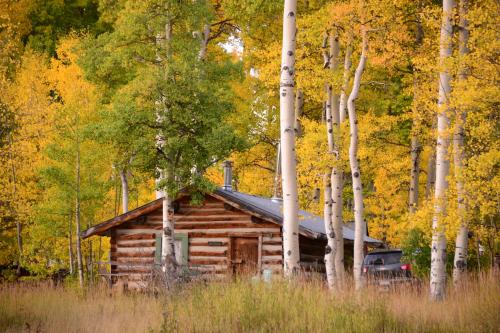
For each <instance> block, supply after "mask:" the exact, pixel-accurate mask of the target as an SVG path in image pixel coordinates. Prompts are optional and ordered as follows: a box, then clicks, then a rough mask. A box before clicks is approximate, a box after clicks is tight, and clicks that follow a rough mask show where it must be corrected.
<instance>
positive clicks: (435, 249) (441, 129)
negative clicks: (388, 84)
mask: <svg viewBox="0 0 500 333" xmlns="http://www.w3.org/2000/svg"><path fill="white" fill-rule="evenodd" d="M454 8H455V2H454V1H453V0H443V16H442V23H441V39H440V52H439V62H440V67H441V68H440V73H439V96H438V115H437V145H436V185H435V190H434V200H435V202H434V216H433V218H432V245H431V273H430V275H431V276H430V295H431V299H433V300H442V299H443V298H444V295H445V289H446V235H445V227H444V223H443V217H444V215H445V214H446V191H447V190H448V179H447V178H448V175H449V170H450V161H449V158H448V148H449V145H450V139H449V133H448V132H449V129H450V124H449V119H448V115H447V113H448V112H449V96H450V93H451V76H450V74H449V72H448V70H447V69H446V61H447V60H448V59H449V58H450V57H451V55H452V34H453V10H454Z"/></svg>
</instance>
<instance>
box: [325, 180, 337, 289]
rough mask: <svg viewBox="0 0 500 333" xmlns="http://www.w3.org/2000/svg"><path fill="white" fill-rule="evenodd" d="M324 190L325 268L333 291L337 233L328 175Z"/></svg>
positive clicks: (327, 279)
mask: <svg viewBox="0 0 500 333" xmlns="http://www.w3.org/2000/svg"><path fill="white" fill-rule="evenodd" d="M323 188H324V201H325V204H324V209H323V220H324V222H325V231H326V237H327V240H328V241H327V245H326V248H325V268H326V281H327V284H328V288H329V289H330V290H333V289H334V288H335V280H336V279H335V275H336V274H335V246H336V244H335V233H334V230H333V225H332V187H331V185H330V178H329V175H328V174H325V175H324V176H323Z"/></svg>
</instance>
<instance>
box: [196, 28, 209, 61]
mask: <svg viewBox="0 0 500 333" xmlns="http://www.w3.org/2000/svg"><path fill="white" fill-rule="evenodd" d="M209 40H210V24H205V25H204V26H203V32H202V34H201V47H200V52H199V53H198V58H199V59H200V60H205V59H206V57H207V48H208V41H209Z"/></svg>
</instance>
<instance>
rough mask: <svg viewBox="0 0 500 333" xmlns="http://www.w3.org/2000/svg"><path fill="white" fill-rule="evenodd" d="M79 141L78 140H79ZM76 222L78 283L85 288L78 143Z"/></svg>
mask: <svg viewBox="0 0 500 333" xmlns="http://www.w3.org/2000/svg"><path fill="white" fill-rule="evenodd" d="M77 140H78V139H77ZM75 222H76V260H77V266H78V283H79V284H80V288H83V258H82V241H81V238H80V232H81V221H80V144H79V143H78V142H77V148H76V202H75Z"/></svg>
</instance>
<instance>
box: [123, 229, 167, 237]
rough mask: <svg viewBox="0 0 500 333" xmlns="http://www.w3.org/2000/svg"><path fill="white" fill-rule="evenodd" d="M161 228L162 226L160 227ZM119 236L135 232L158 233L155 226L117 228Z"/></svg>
mask: <svg viewBox="0 0 500 333" xmlns="http://www.w3.org/2000/svg"><path fill="white" fill-rule="evenodd" d="M160 229H161V228H160ZM115 232H116V235H117V236H122V235H134V234H154V233H157V232H158V231H156V229H155V228H141V229H120V228H117V229H116V230H115Z"/></svg>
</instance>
